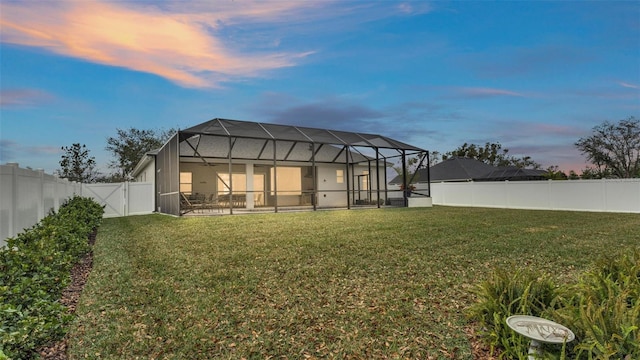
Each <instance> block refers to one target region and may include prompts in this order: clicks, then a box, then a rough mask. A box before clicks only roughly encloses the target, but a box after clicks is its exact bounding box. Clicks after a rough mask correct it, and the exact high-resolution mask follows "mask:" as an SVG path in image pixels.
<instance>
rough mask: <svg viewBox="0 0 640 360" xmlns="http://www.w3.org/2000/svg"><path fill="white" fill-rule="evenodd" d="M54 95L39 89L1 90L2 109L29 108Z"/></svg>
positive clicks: (0, 107)
mask: <svg viewBox="0 0 640 360" xmlns="http://www.w3.org/2000/svg"><path fill="white" fill-rule="evenodd" d="M52 99H53V96H52V95H51V94H49V93H47V92H45V91H42V90H38V89H3V90H0V109H15V108H29V107H34V106H38V105H40V104H43V103H47V102H49V101H51V100H52Z"/></svg>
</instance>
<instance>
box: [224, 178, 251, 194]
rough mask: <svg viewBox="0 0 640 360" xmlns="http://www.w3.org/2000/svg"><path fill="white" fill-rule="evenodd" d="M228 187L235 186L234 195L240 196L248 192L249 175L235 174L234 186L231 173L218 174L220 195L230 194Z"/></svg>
mask: <svg viewBox="0 0 640 360" xmlns="http://www.w3.org/2000/svg"><path fill="white" fill-rule="evenodd" d="M228 185H231V186H233V193H234V194H239V193H244V192H246V191H247V175H246V174H233V184H231V182H230V180H229V173H218V195H225V194H229V187H228Z"/></svg>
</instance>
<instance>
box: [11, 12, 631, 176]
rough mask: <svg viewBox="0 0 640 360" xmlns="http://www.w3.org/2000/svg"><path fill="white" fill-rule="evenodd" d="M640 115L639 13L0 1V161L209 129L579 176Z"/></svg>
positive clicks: (95, 151) (103, 166) (31, 160)
mask: <svg viewBox="0 0 640 360" xmlns="http://www.w3.org/2000/svg"><path fill="white" fill-rule="evenodd" d="M631 116H634V117H636V118H638V117H640V2H638V1H606V2H604V1H602V2H600V1H536V2H533V1H532V2H527V1H514V2H507V1H499V2H488V1H434V2H427V1H349V0H347V1H330V0H321V1H317V0H311V1H298V0H296V1H287V0H280V1H243V0H235V1H231V0H229V1H184V0H180V1H178V0H162V1H145V0H140V1H97V0H73V1H69V0H59V1H55V2H53V1H36V0H34V1H28V0H26V1H12V0H2V2H0V163H2V164H5V163H7V162H17V163H19V164H20V167H30V168H33V169H44V170H45V172H47V173H53V172H54V171H56V170H57V169H59V168H60V166H59V161H60V158H61V155H62V150H61V147H63V146H70V145H72V144H73V143H80V144H85V145H86V146H87V148H88V149H89V150H90V155H91V156H93V157H95V159H96V161H97V164H98V169H99V170H100V171H101V172H103V173H105V174H106V173H109V172H111V171H112V169H110V168H109V167H108V164H109V162H110V161H111V160H113V157H112V155H111V154H110V153H109V152H108V151H106V150H105V147H106V145H107V138H108V137H115V136H116V134H117V129H129V128H137V129H170V128H180V129H184V128H188V127H191V126H194V125H197V124H200V123H202V122H205V121H207V120H210V119H213V118H227V119H236V120H247V121H256V122H265V123H277V124H288V125H299V126H308V127H316V128H326V129H335V130H344V131H359V132H365V133H373V134H381V135H386V136H389V137H391V138H394V139H397V140H400V141H403V142H406V143H409V144H411V145H415V146H418V147H421V148H424V149H428V150H430V151H439V152H440V153H444V152H447V151H451V150H454V149H455V148H457V147H459V146H461V145H462V144H463V143H473V144H480V145H482V144H484V143H486V142H499V143H500V144H502V146H503V148H508V149H509V154H510V155H513V156H518V157H519V156H531V158H532V159H533V160H534V161H536V162H538V163H540V164H541V165H542V166H543V168H547V167H549V166H555V165H557V166H559V167H560V169H561V170H563V171H565V172H568V171H570V170H574V171H576V172H580V170H581V169H584V168H585V167H586V166H587V165H588V164H587V162H586V157H585V156H584V155H582V154H580V152H579V151H578V150H577V149H576V147H575V146H574V143H575V142H576V141H577V140H579V139H580V138H581V137H585V136H589V135H590V134H591V133H592V129H593V127H595V126H597V125H599V124H601V123H602V122H604V121H613V122H616V121H618V120H622V119H626V118H629V117H631Z"/></svg>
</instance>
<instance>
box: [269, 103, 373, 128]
mask: <svg viewBox="0 0 640 360" xmlns="http://www.w3.org/2000/svg"><path fill="white" fill-rule="evenodd" d="M263 113H264V114H265V115H267V118H268V120H269V122H273V123H278V124H288V125H300V126H306V127H315V128H324V129H335V130H345V131H358V132H365V133H366V132H374V133H375V132H376V128H377V122H376V120H379V119H381V118H383V117H385V114H384V113H382V112H380V111H377V110H374V109H371V108H368V107H366V106H363V105H360V104H356V103H348V102H341V101H338V100H334V101H321V102H315V103H307V104H299V105H293V106H288V107H283V108H271V109H266V108H265V109H263Z"/></svg>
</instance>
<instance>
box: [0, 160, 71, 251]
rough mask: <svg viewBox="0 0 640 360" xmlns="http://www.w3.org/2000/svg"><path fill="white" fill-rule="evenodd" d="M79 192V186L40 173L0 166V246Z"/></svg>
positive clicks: (40, 171) (16, 166)
mask: <svg viewBox="0 0 640 360" xmlns="http://www.w3.org/2000/svg"><path fill="white" fill-rule="evenodd" d="M81 192H82V187H81V184H79V183H75V182H69V181H67V180H66V179H60V178H58V177H56V176H53V175H48V174H45V173H44V171H42V170H37V171H34V170H29V169H21V168H20V167H18V164H7V165H0V247H1V246H4V244H5V239H7V238H9V237H14V236H16V235H17V234H19V233H21V232H22V231H23V230H24V229H27V228H30V227H32V226H33V225H35V224H37V223H38V222H39V221H40V220H42V218H44V217H45V216H46V215H48V214H49V211H51V210H54V211H57V210H58V209H59V208H60V205H62V204H63V203H64V202H65V201H66V200H67V199H68V198H70V197H72V196H74V195H76V194H81Z"/></svg>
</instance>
